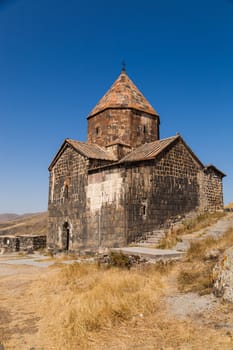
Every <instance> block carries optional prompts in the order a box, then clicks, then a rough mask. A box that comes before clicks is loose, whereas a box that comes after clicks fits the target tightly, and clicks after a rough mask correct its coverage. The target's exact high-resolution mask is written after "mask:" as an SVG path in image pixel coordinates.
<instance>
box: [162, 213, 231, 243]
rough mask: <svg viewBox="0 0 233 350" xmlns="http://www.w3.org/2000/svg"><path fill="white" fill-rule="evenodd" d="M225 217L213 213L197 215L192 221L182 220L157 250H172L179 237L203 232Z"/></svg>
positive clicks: (221, 214)
mask: <svg viewBox="0 0 233 350" xmlns="http://www.w3.org/2000/svg"><path fill="white" fill-rule="evenodd" d="M224 216H226V213H224V212H215V213H208V212H207V213H203V214H199V215H197V216H196V217H195V218H193V219H186V220H183V221H182V222H181V223H180V224H178V225H176V226H175V227H174V229H172V230H170V231H169V232H168V233H167V235H166V237H164V238H163V239H162V240H161V241H160V244H159V246H158V248H162V249H164V248H166V249H169V248H172V247H174V246H175V245H176V243H177V242H179V241H180V240H181V236H182V235H185V234H189V233H193V232H195V231H200V230H204V229H205V228H207V227H209V226H211V225H213V224H215V223H216V222H217V221H218V220H220V219H222V218H223V217H224Z"/></svg>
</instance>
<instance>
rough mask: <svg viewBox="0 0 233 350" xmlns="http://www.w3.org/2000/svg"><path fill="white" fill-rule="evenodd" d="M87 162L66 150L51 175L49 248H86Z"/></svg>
mask: <svg viewBox="0 0 233 350" xmlns="http://www.w3.org/2000/svg"><path fill="white" fill-rule="evenodd" d="M87 168H88V160H87V159H86V158H85V157H83V156H81V155H79V154H78V153H77V152H76V151H74V150H73V149H72V148H71V147H69V146H68V147H67V148H66V149H65V151H64V152H63V154H62V155H61V156H60V158H59V159H58V161H57V162H56V164H55V165H54V167H53V169H52V170H51V171H50V180H49V204H48V210H49V219H48V222H49V224H48V225H49V229H48V231H49V233H48V246H49V247H53V248H60V249H66V248H67V244H68V245H69V249H71V250H78V249H82V248H83V247H84V246H86V239H87V220H86V185H87Z"/></svg>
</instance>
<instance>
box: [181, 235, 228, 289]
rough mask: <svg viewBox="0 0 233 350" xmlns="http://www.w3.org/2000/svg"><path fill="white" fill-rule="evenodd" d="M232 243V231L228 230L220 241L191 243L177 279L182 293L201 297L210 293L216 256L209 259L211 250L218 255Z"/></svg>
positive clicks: (204, 240) (209, 239)
mask: <svg viewBox="0 0 233 350" xmlns="http://www.w3.org/2000/svg"><path fill="white" fill-rule="evenodd" d="M232 242H233V230H232V229H231V230H228V231H227V232H226V233H225V234H224V235H223V236H222V237H221V238H220V239H218V240H215V239H212V238H207V239H203V240H201V241H198V242H193V243H191V246H190V248H189V250H188V252H187V258H186V262H184V264H183V268H182V269H181V271H180V274H179V277H178V283H179V288H180V290H181V291H182V292H199V293H200V294H201V295H203V294H206V293H210V292H212V287H213V282H214V281H213V273H212V271H213V267H214V265H215V264H216V262H217V259H218V256H214V255H213V256H212V257H211V254H210V252H211V250H212V251H213V250H218V251H219V254H220V253H221V252H223V251H224V250H225V249H226V248H228V247H230V246H231V245H232Z"/></svg>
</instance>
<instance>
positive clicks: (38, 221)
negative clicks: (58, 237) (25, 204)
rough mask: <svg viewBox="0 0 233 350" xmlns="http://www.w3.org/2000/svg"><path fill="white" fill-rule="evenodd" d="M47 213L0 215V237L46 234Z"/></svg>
mask: <svg viewBox="0 0 233 350" xmlns="http://www.w3.org/2000/svg"><path fill="white" fill-rule="evenodd" d="M47 221H48V213H47V212H43V213H34V214H23V215H17V214H0V235H24V234H25V235H31V234H44V235H46V234H47V226H48V225H47Z"/></svg>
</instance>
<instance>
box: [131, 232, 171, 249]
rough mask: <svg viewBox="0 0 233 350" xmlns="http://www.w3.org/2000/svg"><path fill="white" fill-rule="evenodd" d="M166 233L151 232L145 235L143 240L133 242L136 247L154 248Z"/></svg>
mask: <svg viewBox="0 0 233 350" xmlns="http://www.w3.org/2000/svg"><path fill="white" fill-rule="evenodd" d="M165 235H166V231H165V230H164V229H163V230H154V231H152V232H148V233H145V234H144V236H143V238H141V239H140V240H139V241H137V242H135V244H134V245H135V246H138V247H145V248H149V247H156V246H158V244H159V243H160V241H161V240H162V239H163V238H164V237H165Z"/></svg>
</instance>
